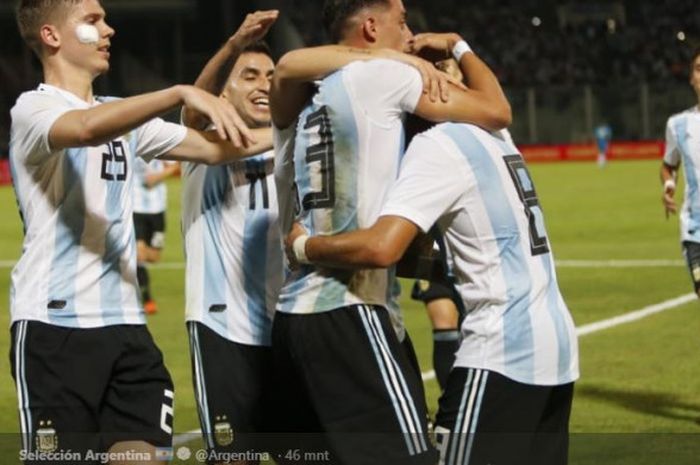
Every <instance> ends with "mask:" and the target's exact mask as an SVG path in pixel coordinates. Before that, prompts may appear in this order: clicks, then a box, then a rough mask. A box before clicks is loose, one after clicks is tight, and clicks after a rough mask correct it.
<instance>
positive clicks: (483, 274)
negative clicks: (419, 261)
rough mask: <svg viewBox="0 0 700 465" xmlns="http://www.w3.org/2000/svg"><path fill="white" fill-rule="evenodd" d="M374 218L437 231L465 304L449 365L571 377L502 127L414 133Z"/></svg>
mask: <svg viewBox="0 0 700 465" xmlns="http://www.w3.org/2000/svg"><path fill="white" fill-rule="evenodd" d="M382 215H396V216H401V217H404V218H406V219H408V220H410V221H411V222H413V223H415V224H416V225H417V226H418V227H419V228H420V229H421V230H423V231H428V230H429V229H430V228H431V226H432V225H433V224H435V223H437V225H438V227H439V228H440V230H441V232H442V233H443V236H444V240H445V245H446V247H447V249H448V251H449V256H450V264H451V267H452V273H453V275H454V276H455V281H456V288H457V290H458V292H459V294H460V296H461V298H462V301H463V304H464V308H465V310H466V317H465V318H464V321H463V323H462V326H461V336H462V341H461V345H460V348H459V350H458V352H457V358H456V362H455V366H460V367H468V368H480V369H486V370H491V371H495V372H498V373H501V374H502V375H504V376H506V377H508V378H511V379H513V380H515V381H518V382H521V383H525V384H535V385H559V384H565V383H569V382H573V381H574V380H575V379H577V378H578V374H579V370H578V345H577V340H576V333H575V328H574V324H573V320H572V318H571V315H570V314H569V310H568V308H567V307H566V304H565V303H564V300H563V298H562V296H561V293H560V292H559V285H558V284H557V277H556V273H555V270H554V260H553V258H552V253H551V251H550V244H549V240H548V238H547V232H546V229H545V226H544V218H543V215H542V209H541V208H540V204H539V200H538V198H537V193H536V191H535V186H534V184H533V182H532V178H531V177H530V174H529V172H528V169H527V166H526V165H525V162H524V160H523V158H522V156H521V155H520V154H519V153H518V150H517V149H516V148H515V146H514V145H513V143H512V141H511V139H510V136H509V134H508V133H507V132H506V131H501V132H498V133H488V132H486V131H484V130H482V129H480V128H478V127H476V126H472V125H466V124H452V123H446V124H440V125H438V126H436V127H435V128H433V129H431V130H429V131H427V132H424V133H422V134H420V135H418V136H417V137H416V138H414V139H413V141H412V142H411V145H410V146H409V148H408V151H407V152H406V156H405V158H404V160H403V162H402V166H401V172H400V174H399V180H398V181H397V183H396V184H395V186H394V188H393V189H392V191H391V193H390V195H389V199H388V201H387V203H386V205H385V207H384V208H383V210H382Z"/></svg>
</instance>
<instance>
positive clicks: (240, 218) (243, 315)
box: [182, 151, 283, 346]
mask: <svg viewBox="0 0 700 465" xmlns="http://www.w3.org/2000/svg"><path fill="white" fill-rule="evenodd" d="M273 165H274V154H273V152H272V151H269V152H266V153H264V154H261V155H258V156H255V157H251V158H248V159H245V160H240V161H236V162H233V163H230V164H227V165H221V166H205V165H196V164H192V163H183V165H182V179H183V189H182V230H183V235H184V240H185V257H186V261H187V265H186V266H187V269H186V277H185V280H186V286H185V292H186V319H187V321H197V322H199V323H202V324H204V325H206V326H207V327H209V328H210V329H212V330H213V331H215V332H216V333H217V334H219V335H220V336H221V337H224V338H226V339H228V340H231V341H234V342H237V343H240V344H246V345H256V346H261V345H265V346H267V345H270V331H271V326H272V317H273V314H274V310H275V304H276V303H277V297H278V295H279V290H280V288H281V287H282V275H283V267H282V255H283V251H282V242H281V239H280V229H279V224H278V208H277V191H276V188H275V182H274V169H273Z"/></svg>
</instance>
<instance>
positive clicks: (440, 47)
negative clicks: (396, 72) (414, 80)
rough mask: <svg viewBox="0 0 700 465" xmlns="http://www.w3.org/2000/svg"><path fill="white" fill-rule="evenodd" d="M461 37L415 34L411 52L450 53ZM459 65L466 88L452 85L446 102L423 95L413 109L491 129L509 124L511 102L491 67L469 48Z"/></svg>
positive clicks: (433, 117) (431, 116)
mask: <svg viewBox="0 0 700 465" xmlns="http://www.w3.org/2000/svg"><path fill="white" fill-rule="evenodd" d="M461 41H462V38H461V37H460V36H459V35H458V34H452V33H445V34H432V33H427V34H418V35H417V36H416V37H415V39H414V42H413V52H414V53H417V54H430V55H431V56H433V57H434V56H435V53H439V54H440V56H442V57H450V56H452V50H453V49H454V47H455V45H457V43H458V42H461ZM459 66H460V70H461V72H462V74H463V75H464V79H465V82H466V84H467V85H468V89H464V88H460V89H457V88H455V89H453V91H452V92H451V94H450V98H449V100H448V101H447V102H445V101H432V100H430V99H426V98H425V96H423V98H421V100H420V101H419V103H418V106H417V107H416V111H415V113H416V114H417V115H418V116H420V117H422V118H425V119H427V120H430V121H433V122H436V123H439V122H444V121H454V122H461V123H471V124H475V125H477V126H481V127H483V128H485V129H488V130H492V131H495V130H499V129H503V128H505V127H507V126H509V125H510V124H511V122H512V113H511V108H510V104H509V103H508V99H507V98H506V96H505V94H504V93H503V89H502V88H501V85H500V84H499V83H498V79H497V78H496V76H495V75H494V74H493V72H492V71H491V69H490V68H489V67H488V66H487V65H486V63H484V62H483V61H482V60H481V59H480V58H479V57H478V56H476V54H474V53H473V52H471V51H469V52H466V53H464V54H463V55H462V56H461V59H460V60H459Z"/></svg>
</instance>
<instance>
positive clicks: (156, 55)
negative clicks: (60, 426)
mask: <svg viewBox="0 0 700 465" xmlns="http://www.w3.org/2000/svg"><path fill="white" fill-rule="evenodd" d="M13 4H14V1H12V0H2V1H1V2H0V158H2V157H6V155H7V146H8V133H9V124H10V120H9V109H10V108H11V106H12V105H13V103H14V101H15V99H16V98H17V96H18V95H19V93H21V92H22V91H25V90H27V89H30V88H33V87H35V86H36V84H37V83H38V82H40V70H39V69H38V66H37V63H36V60H35V59H34V58H33V57H32V56H31V54H30V52H29V51H28V49H26V48H25V47H24V46H23V44H22V42H21V39H20V38H19V36H18V34H17V32H16V27H15V25H14V18H13V13H12V12H13ZM103 4H104V6H105V8H106V10H107V12H108V21H109V22H110V24H111V25H112V26H113V27H115V29H116V30H117V35H116V36H115V38H114V39H113V44H112V50H111V51H112V59H111V61H112V69H111V71H110V73H109V75H108V76H105V77H101V78H99V79H98V80H97V81H96V91H97V92H98V93H103V94H105V93H106V94H110V95H120V96H128V95H133V94H136V93H141V92H145V91H149V90H155V89H159V88H163V87H165V86H168V85H171V84H174V83H188V82H192V81H193V80H194V79H195V77H196V75H197V73H198V72H199V70H200V69H201V67H202V66H203V64H204V63H205V62H206V60H207V58H208V57H209V56H210V55H211V54H212V53H213V52H214V51H215V50H216V49H217V48H218V46H219V45H220V44H221V43H222V42H223V41H224V40H225V39H226V38H227V37H228V36H229V35H230V34H232V33H233V32H234V31H235V29H236V27H237V25H238V24H240V21H241V20H242V19H243V17H244V15H245V14H246V13H247V12H249V11H252V10H255V9H264V8H272V7H274V8H279V9H281V11H282V17H281V19H280V21H279V22H278V24H277V25H276V26H275V28H274V29H273V31H272V33H271V36H270V37H269V39H270V40H269V41H270V43H271V45H272V47H273V50H274V52H275V54H276V55H277V56H279V55H280V54H282V53H283V52H284V51H285V50H288V49H291V48H296V47H298V46H302V45H304V44H319V43H322V42H323V41H324V39H325V38H324V35H323V33H322V28H321V27H320V18H319V16H320V5H321V1H320V0H304V1H302V0H290V1H273V0H269V1H266V0H259V1H250V0H248V1H240V0H237V1H232V0H104V1H103ZM405 4H406V5H407V7H408V8H409V13H410V14H409V24H410V25H411V27H412V29H413V30H414V32H420V31H426V30H444V31H450V30H456V31H459V32H461V33H462V34H463V35H464V37H465V38H467V39H468V40H469V41H470V43H471V44H472V46H473V47H474V48H475V50H476V51H477V52H478V53H479V54H480V55H481V56H482V57H483V58H484V59H485V60H486V61H487V62H488V63H489V64H490V65H491V66H492V68H493V69H494V70H495V71H496V73H497V75H498V77H499V79H500V80H501V82H502V83H503V85H504V87H505V89H506V92H507V94H508V97H509V99H510V101H511V104H512V106H513V110H514V123H513V126H512V128H511V132H512V133H513V135H514V137H515V139H516V141H519V142H521V143H523V151H524V152H525V154H526V155H527V154H528V153H530V154H531V155H532V156H531V158H532V159H535V158H545V159H546V158H553V159H559V158H560V157H559V156H558V155H557V156H552V155H551V153H554V152H552V151H551V150H552V148H555V149H556V150H557V151H556V153H560V150H559V149H560V148H561V147H567V148H569V149H571V150H569V151H568V152H567V153H570V154H573V155H572V156H570V157H569V158H573V159H578V161H579V162H576V163H538V164H533V165H532V166H531V170H532V174H533V177H534V178H535V182H536V183H537V187H538V193H539V196H540V198H541V202H542V205H543V208H544V209H545V211H546V215H547V225H548V229H549V234H550V240H551V243H552V246H553V250H554V253H555V257H556V258H557V263H558V273H559V280H560V285H561V288H562V292H563V294H564V296H565V298H566V300H567V303H568V304H569V306H570V308H571V310H572V313H573V314H574V318H575V320H576V323H577V326H578V327H579V328H582V330H583V331H584V333H585V335H582V336H581V341H580V344H581V361H582V379H581V381H580V382H579V383H578V385H577V390H576V397H575V403H574V410H573V416H572V421H571V428H572V431H573V432H575V433H576V434H574V435H573V437H572V460H571V463H573V464H589V463H590V464H593V463H596V464H597V463H604V464H628V463H629V464H632V463H634V464H647V463H648V464H657V463H665V464H666V463H667V464H698V463H700V458H698V457H700V376H699V375H698V374H699V373H700V313H699V312H698V310H699V309H698V302H697V301H696V300H695V299H694V298H693V296H692V295H689V293H690V290H691V287H690V282H689V279H688V276H687V272H686V270H685V268H684V265H683V262H682V260H681V256H680V247H679V244H678V225H677V219H676V218H672V219H671V220H669V221H666V220H665V219H664V215H663V211H662V207H661V203H660V187H659V183H658V180H657V171H658V165H659V160H658V156H659V155H660V151H661V147H662V144H660V142H661V141H662V140H663V134H664V124H665V120H666V118H667V117H668V116H669V115H670V114H672V113H675V112H678V111H681V110H683V109H684V108H687V107H690V106H691V105H692V104H693V103H694V101H695V97H694V95H693V93H692V91H691V89H690V87H689V86H688V63H687V62H688V59H689V57H690V54H691V53H692V50H693V48H694V47H695V46H698V45H700V9H698V8H697V6H696V2H695V1H693V0H673V1H669V0H666V1H618V2H598V3H590V2H585V3H584V2H570V3H564V2H555V1H551V0H549V1H548V0H545V1H543V0H540V1H532V0H520V1H497V0H486V1H480V2H465V1H457V0H431V1H430V2H425V1H418V0H414V1H410V0H405ZM603 122H607V123H609V124H610V125H611V127H612V130H613V142H614V143H616V144H620V145H618V147H623V148H622V149H619V150H618V151H616V152H614V154H620V155H619V156H617V155H615V156H614V157H613V158H632V159H634V158H651V159H650V160H633V161H616V160H613V162H612V163H610V164H609V165H608V166H607V167H606V168H605V169H604V170H600V169H598V168H597V167H596V166H595V165H594V164H593V163H588V162H586V160H588V159H592V157H593V156H594V153H595V152H594V149H593V143H592V133H593V128H594V127H595V126H596V125H598V124H600V123H603ZM646 142H651V144H650V145H638V144H640V143H646ZM625 143H631V144H625ZM531 144H532V145H531ZM569 144H576V145H573V146H569ZM624 147H631V148H630V149H629V150H628V149H624ZM640 147H641V148H640ZM649 147H652V148H649ZM653 147H656V148H655V149H654V148H653ZM543 150H544V151H543ZM528 151H530V152H528ZM548 154H550V155H548ZM0 163H1V162H0ZM1 176H2V174H1V173H0V177H1ZM168 185H169V188H170V197H169V198H170V202H169V213H168V235H167V246H166V250H165V255H164V262H163V264H162V265H160V266H159V267H157V268H155V269H154V271H153V278H152V280H153V286H154V292H155V295H156V296H157V297H158V299H159V304H160V307H161V311H160V313H159V314H157V315H155V316H154V317H151V318H150V319H149V326H150V328H151V330H152V332H153V333H154V335H155V337H156V339H157V341H158V343H159V345H160V347H161V348H162V350H163V352H164V354H165V357H166V363H167V364H168V366H169V368H170V370H171V372H172V374H173V378H174V380H175V383H176V390H177V393H178V395H177V399H178V400H177V404H176V420H175V422H176V430H177V431H178V432H180V433H182V432H186V431H190V430H193V429H196V428H197V427H198V423H197V420H196V409H195V404H194V398H193V396H192V387H191V380H190V365H189V355H188V349H187V341H186V333H185V329H184V324H183V313H184V309H183V290H184V289H183V288H184V286H183V282H184V277H183V267H182V260H183V257H182V245H181V244H182V242H181V239H180V235H179V224H178V223H179V204H180V199H179V182H178V181H177V180H171V181H169V183H168ZM0 208H1V210H0V212H1V213H2V221H0V324H2V325H5V327H7V322H8V319H9V318H8V317H9V311H8V309H7V306H8V301H9V296H8V290H9V275H10V270H11V267H12V264H13V263H14V261H15V260H16V259H17V257H18V256H19V254H20V253H21V224H20V222H19V217H18V214H17V209H16V206H15V201H14V197H13V194H12V189H11V187H9V186H5V187H0ZM407 287H408V285H407V284H405V285H404V289H405V290H406V289H407ZM406 293H407V292H404V294H406ZM403 304H404V309H405V312H406V317H407V324H408V326H409V331H410V332H411V335H412V337H413V339H414V341H415V343H416V346H417V348H418V352H419V357H420V361H421V366H422V369H423V371H424V372H425V374H426V376H425V378H426V387H427V391H428V402H429V404H430V406H431V410H434V409H435V405H436V399H437V396H438V389H437V385H436V383H435V381H434V379H431V376H430V370H431V366H430V347H431V342H430V328H429V323H428V320H427V317H426V316H425V314H424V311H423V310H422V308H421V306H420V305H418V304H416V303H414V302H411V301H410V300H408V299H407V298H405V297H404V298H403ZM657 304H659V305H657ZM640 309H642V310H647V312H645V313H643V314H641V316H645V315H646V314H647V313H654V312H655V311H659V312H660V313H654V314H653V315H649V316H646V317H644V318H642V319H639V320H637V321H632V322H628V323H624V324H619V325H617V326H611V327H609V328H606V326H605V325H603V326H586V325H589V324H592V323H595V322H600V321H605V322H608V321H609V319H611V318H613V317H616V316H619V315H627V314H629V313H631V312H634V311H636V310H640ZM614 323H615V321H612V323H611V325H612V324H614ZM588 331H590V332H588ZM0 351H3V352H4V351H8V352H9V332H8V331H0ZM4 353H7V352H4ZM17 425H18V423H17V409H16V395H15V392H14V385H13V383H12V379H11V377H10V376H9V364H8V359H7V357H5V356H2V357H0V433H6V434H5V435H4V436H3V440H2V441H1V442H2V444H1V445H0V447H2V449H5V450H11V449H12V447H15V446H14V445H15V444H16V439H17V438H16V437H15V436H14V435H13V434H12V433H14V432H16V431H17ZM195 443H196V442H195ZM2 455H3V456H5V454H2ZM7 457H12V455H8V456H7ZM3 463H5V462H4V461H3ZM8 463H10V462H8ZM192 463H194V462H192Z"/></svg>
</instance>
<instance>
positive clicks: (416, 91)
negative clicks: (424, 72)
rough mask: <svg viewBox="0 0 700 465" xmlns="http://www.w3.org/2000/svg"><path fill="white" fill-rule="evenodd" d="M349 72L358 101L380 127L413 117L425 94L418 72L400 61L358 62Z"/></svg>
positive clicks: (348, 68)
mask: <svg viewBox="0 0 700 465" xmlns="http://www.w3.org/2000/svg"><path fill="white" fill-rule="evenodd" d="M345 72H346V73H347V74H346V79H348V81H349V82H350V83H351V89H352V93H353V94H354V95H353V96H354V98H355V99H356V100H358V101H360V102H362V105H363V107H364V109H365V110H366V111H367V114H368V116H369V117H370V118H372V120H374V121H375V122H377V123H379V124H391V123H392V122H393V121H394V120H396V119H398V118H400V117H401V116H402V114H403V113H413V112H414V111H415V109H416V106H417V105H418V100H420V97H421V95H422V93H423V81H422V79H421V76H420V73H419V72H418V70H417V69H415V68H413V67H411V66H409V65H406V64H404V63H399V62H397V61H393V60H370V61H361V62H356V63H353V64H351V65H349V66H348V67H346V68H345Z"/></svg>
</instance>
